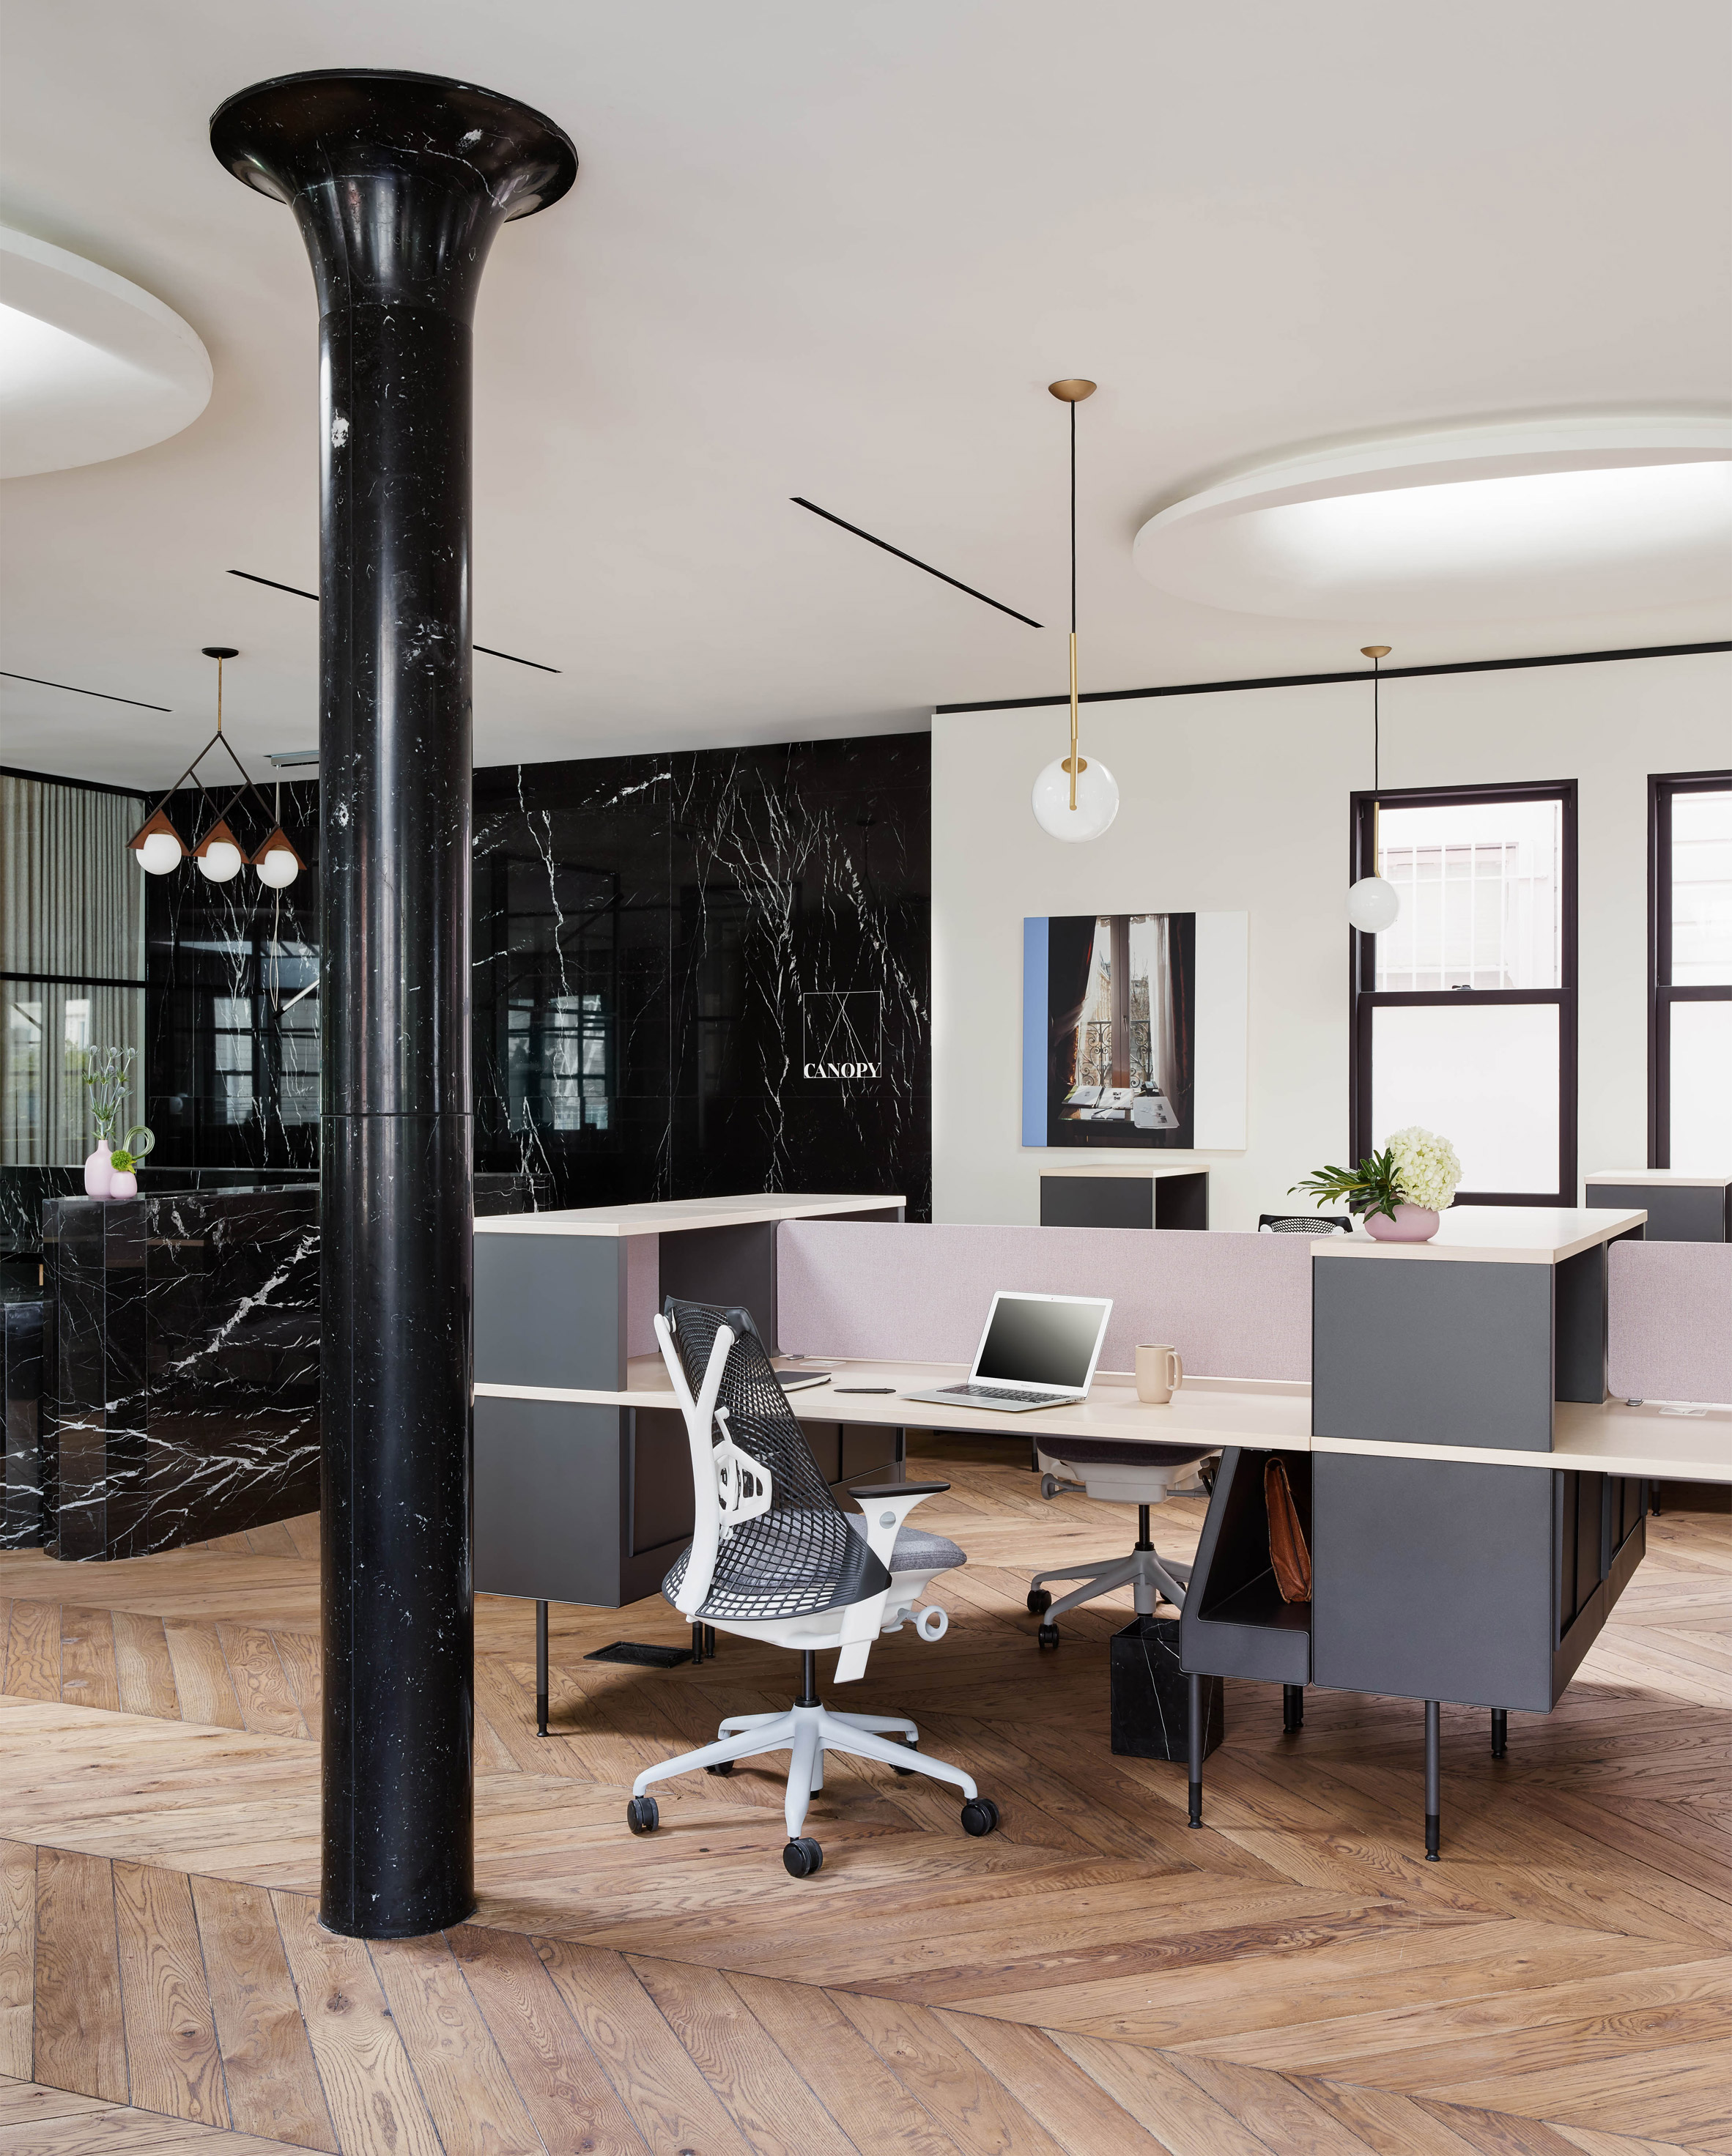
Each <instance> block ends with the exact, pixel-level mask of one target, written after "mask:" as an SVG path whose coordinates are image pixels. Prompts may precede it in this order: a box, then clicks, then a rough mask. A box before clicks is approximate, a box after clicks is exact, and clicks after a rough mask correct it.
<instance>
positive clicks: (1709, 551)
mask: <svg viewBox="0 0 1732 2156" xmlns="http://www.w3.org/2000/svg"><path fill="white" fill-rule="evenodd" d="M1134 557H1135V560H1136V564H1137V567H1138V569H1139V570H1140V571H1141V572H1142V573H1143V574H1144V576H1145V577H1148V578H1149V582H1150V583H1154V584H1159V586H1160V587H1161V588H1162V589H1163V590H1164V591H1169V592H1174V593H1178V594H1179V595H1180V597H1181V598H1189V599H1195V600H1200V602H1201V603H1203V604H1204V605H1205V606H1214V607H1222V608H1229V609H1231V610H1232V611H1233V612H1235V613H1265V614H1277V615H1282V616H1285V617H1287V618H1298V619H1310V620H1354V619H1363V618H1365V617H1366V616H1368V615H1369V616H1371V617H1373V618H1380V619H1399V620H1406V621H1416V622H1417V621H1485V620H1495V619H1500V618H1505V617H1514V616H1518V615H1527V616H1530V617H1531V616H1534V615H1544V614H1573V613H1601V612H1606V611H1612V610H1626V609H1628V608H1636V607H1647V606H1666V605H1675V604H1678V603H1685V602H1688V601H1693V600H1702V599H1712V598H1719V597H1721V596H1723V595H1724V593H1725V591H1726V590H1727V589H1728V588H1729V586H1732V419H1729V418H1726V417H1724V416H1723V415H1719V414H1712V413H1700V414H1697V415H1695V416H1684V417H1679V416H1676V415H1673V416H1657V417H1650V418H1629V417H1623V418H1616V417H1601V418H1582V417H1580V416H1576V417H1573V418H1557V419H1549V420H1548V419H1541V420H1532V419H1529V420H1520V421H1508V422H1498V423H1495V424H1489V425H1485V426H1474V427H1460V428H1451V429H1442V430H1439V431H1437V432H1435V433H1429V434H1409V435H1405V436H1402V437H1401V438H1399V439H1395V438H1385V439H1379V440H1376V441H1370V442H1361V443H1358V444H1352V445H1349V446H1348V447H1344V448H1336V449H1323V450H1316V451H1311V452H1308V453H1306V454H1302V455H1298V456H1292V457H1286V458H1282V459H1280V460H1279V461H1277V462H1275V463H1272V464H1267V465H1261V466H1259V467H1258V469H1257V470H1255V471H1249V472H1242V473H1241V474H1239V475H1237V476H1236V478H1233V479H1230V480H1224V481H1222V482H1221V484H1220V485H1216V486H1212V487H1209V488H1206V489H1205V490H1203V491H1202V492H1201V493H1200V494H1195V495H1190V497H1189V498H1188V499H1186V500H1183V501H1177V502H1174V503H1173V504H1172V505H1171V506H1170V507H1169V508H1166V509H1164V510H1162V511H1160V512H1159V515H1157V516H1152V517H1150V519H1149V521H1148V522H1147V523H1146V524H1145V525H1144V526H1143V528H1142V530H1141V531H1138V534H1137V539H1136V545H1135V548H1134Z"/></svg>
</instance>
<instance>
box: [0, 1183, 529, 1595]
mask: <svg viewBox="0 0 1732 2156" xmlns="http://www.w3.org/2000/svg"><path fill="white" fill-rule="evenodd" d="M538 1194H539V1193H538V1192H537V1187H536V1185H535V1184H534V1183H532V1181H531V1180H530V1179H528V1178H522V1177H517V1176H509V1175H478V1176H477V1177H476V1178H475V1209H476V1211H477V1212H478V1213H480V1214H490V1213H493V1214H497V1213H516V1212H523V1211H527V1210H530V1209H533V1207H534V1205H535V1203H536V1201H537V1196H538ZM41 1232H42V1254H43V1256H42V1264H43V1285H42V1289H41V1291H40V1299H39V1307H40V1312H41V1315H40V1319H39V1324H40V1350H39V1354H40V1362H39V1368H40V1402H39V1422H38V1420H37V1419H36V1418H34V1417H32V1416H30V1415H28V1414H26V1413H25V1412H24V1403H23V1400H22V1399H20V1400H19V1401H18V1402H17V1403H14V1401H13V1398H12V1394H13V1382H12V1359H13V1358H12V1352H11V1351H12V1337H11V1336H12V1326H11V1324H10V1322H9V1321H8V1334H7V1339H8V1402H7V1450H6V1507H5V1521H6V1540H7V1543H8V1545H9V1546H11V1547H13V1548H16V1547H19V1546H21V1545H23V1544H35V1543H40V1544H41V1545H42V1546H43V1547H44V1548H46V1549H47V1550H48V1551H49V1553H50V1555H52V1556H54V1557H59V1558H121V1557H141V1556H143V1555H145V1554H146V1553H148V1552H150V1551H152V1550H162V1549H173V1548H178V1547H180V1546H181V1545H182V1544H184V1543H193V1542H202V1541H203V1540H205V1539H206V1538H208V1537H211V1536H214V1535H224V1534H234V1533H239V1532H244V1530H245V1529H247V1528H249V1527H264V1526H265V1525H266V1524H267V1523H268V1522H270V1521H272V1520H282V1519H289V1518H292V1517H294V1516H295V1515H296V1513H299V1512H311V1511H313V1510H314V1509H315V1508H316V1506H317V1505H318V1502H319V1440H320V1428H319V1193H318V1188H317V1186H316V1184H312V1183H300V1184H287V1185H284V1186H282V1187H280V1188H251V1189H232V1188H231V1189H226V1190H178V1191H165V1192H162V1193H155V1194H152V1195H151V1196H148V1197H146V1196H140V1197H138V1198H135V1199H122V1200H119V1201H115V1200H103V1199H92V1198H58V1199H49V1201H48V1202H47V1203H46V1204H44V1207H43V1209H42V1230H41ZM21 1294H22V1291H21ZM27 1356H28V1344H27V1343H26V1342H25V1341H24V1338H23V1325H22V1323H21V1329H20V1341H19V1363H20V1372H21V1374H20V1377H19V1380H18V1389H19V1390H20V1392H21V1393H22V1391H23V1389H26V1388H27V1386H28V1372H26V1371H25V1368H24V1365H25V1363H26V1360H27ZM38 1431H39V1435H38Z"/></svg>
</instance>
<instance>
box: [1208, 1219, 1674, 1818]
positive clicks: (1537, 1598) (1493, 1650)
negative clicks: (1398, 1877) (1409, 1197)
mask: <svg viewBox="0 0 1732 2156" xmlns="http://www.w3.org/2000/svg"><path fill="white" fill-rule="evenodd" d="M1641 1227H1642V1214H1640V1213H1635V1214H1629V1213H1626V1214H1609V1213H1606V1212H1601V1211H1581V1212H1573V1213H1563V1212H1542V1211H1540V1210H1539V1209H1534V1210H1532V1211H1530V1210H1529V1209H1526V1208H1517V1207H1513V1206H1512V1207H1508V1208H1497V1209H1493V1208H1490V1207H1483V1208H1482V1207H1475V1208H1472V1209H1468V1208H1466V1207H1463V1208H1462V1209H1460V1211H1459V1212H1451V1213H1450V1214H1447V1215H1446V1216H1445V1229H1444V1230H1442V1231H1440V1235H1439V1237H1438V1239H1437V1240H1436V1242H1434V1243H1431V1244H1428V1245H1401V1246H1390V1245H1383V1246H1379V1245H1375V1244H1372V1243H1370V1241H1369V1240H1368V1239H1364V1238H1359V1237H1354V1238H1351V1239H1349V1238H1347V1237H1340V1238H1337V1237H1333V1236H1332V1237H1329V1238H1328V1239H1327V1240H1326V1241H1319V1243H1318V1246H1317V1248H1316V1250H1315V1251H1314V1252H1313V1295H1312V1312H1313V1318H1312V1323H1313V1338H1312V1443H1311V1451H1310V1454H1309V1456H1308V1457H1307V1456H1305V1455H1299V1454H1297V1453H1289V1454H1287V1455H1284V1458H1285V1461H1286V1465H1287V1474H1288V1478H1289V1481H1290V1482H1291V1483H1292V1485H1293V1495H1294V1500H1295V1503H1296V1506H1297V1508H1298V1512H1299V1515H1300V1519H1301V1522H1302V1524H1303V1526H1304V1527H1305V1529H1306V1532H1307V1535H1308V1540H1309V1543H1310V1546H1311V1553H1312V1566H1313V1599H1312V1601H1311V1603H1310V1604H1309V1605H1308V1606H1306V1605H1298V1606H1297V1607H1295V1606H1293V1605H1289V1604H1283V1603H1282V1600H1281V1599H1280V1595H1279V1593H1278V1591H1277V1589H1276V1585H1275V1581H1274V1575H1273V1573H1272V1569H1271V1568H1270V1565H1269V1556H1268V1519H1267V1512H1266V1511H1265V1509H1264V1497H1263V1476H1264V1471H1265V1467H1266V1465H1267V1459H1268V1456H1269V1455H1267V1454H1266V1453H1262V1452H1253V1451H1251V1450H1232V1451H1228V1452H1226V1453H1224V1454H1223V1455H1222V1458H1221V1469H1220V1471H1219V1473H1218V1475H1217V1476H1216V1480H1215V1491H1214V1494H1213V1496H1212V1497H1211V1499H1210V1507H1209V1516H1208V1519H1207V1522H1206V1523H1205V1527H1204V1532H1203V1537H1202V1541H1201V1543H1200V1546H1199V1549H1198V1553H1197V1563H1196V1566H1195V1570H1194V1572H1193V1574H1192V1578H1191V1586H1190V1594H1189V1596H1188V1597H1187V1600H1186V1606H1185V1617H1184V1624H1183V1629H1182V1636H1181V1655H1182V1658H1183V1661H1184V1666H1185V1669H1186V1671H1188V1672H1194V1673H1195V1674H1198V1675H1202V1674H1208V1675H1210V1676H1244V1677H1254V1678H1262V1679H1263V1680H1265V1681H1270V1682H1276V1681H1278V1682H1280V1683H1282V1684H1283V1685H1285V1686H1289V1687H1292V1686H1301V1685H1303V1684H1305V1683H1307V1682H1311V1683H1315V1684H1320V1685H1328V1686H1334V1687H1337V1688H1339V1689H1342V1690H1344V1691H1364V1692H1380V1693H1392V1694H1395V1696H1396V1697H1406V1698H1410V1699H1417V1700H1421V1701H1423V1702H1425V1708H1426V1855H1427V1856H1431V1857H1435V1856H1436V1854H1437V1851H1438V1842H1439V1832H1440V1799H1439V1791H1438V1704H1439V1702H1441V1701H1443V1700H1450V1701H1452V1702H1457V1703H1460V1704H1465V1705H1470V1706H1478V1707H1488V1708H1489V1709H1490V1710H1491V1711H1492V1747H1493V1753H1494V1755H1495V1756H1497V1757H1499V1758H1501V1757H1502V1756H1503V1748H1504V1743H1505V1731H1506V1727H1507V1724H1506V1721H1505V1717H1506V1716H1507V1714H1508V1710H1509V1708H1511V1707H1519V1708H1523V1709H1527V1710H1530V1711H1535V1712H1541V1713H1549V1712H1550V1710H1551V1708H1552V1707H1554V1706H1555V1704H1556V1703H1557V1701H1558V1699H1559V1697H1560V1696H1561V1694H1562V1692H1563V1691H1564V1688H1565V1686H1566V1685H1567V1684H1568V1683H1569V1681H1570V1678H1571V1676H1573V1675H1574V1674H1575V1670H1576V1668H1577V1666H1578V1665H1579V1664H1580V1661H1581V1659H1582V1657H1583V1655H1585V1654H1586V1652H1587V1650H1588V1649H1589V1647H1590V1646H1591V1645H1592V1644H1593V1642H1594V1640H1595V1638H1596V1635H1598V1633H1599V1631H1600V1629H1601V1626H1602V1625H1604V1623H1605V1621H1606V1616H1607V1614H1609V1612H1610V1611H1611V1607H1612V1604H1614V1603H1615V1602H1616V1600H1617V1598H1618V1596H1619V1595H1620V1594H1622V1591H1623V1589H1624V1587H1625V1584H1627V1581H1628V1579H1629V1578H1630V1576H1631V1574H1632V1573H1633V1572H1634V1570H1635V1568H1636V1566H1637V1563H1639V1562H1640V1561H1641V1558H1642V1552H1643V1550H1644V1548H1645V1547H1646V1527H1645V1521H1646V1515H1647V1492H1646V1486H1645V1483H1644V1482H1643V1481H1642V1480H1640V1479H1638V1478H1636V1477H1632V1476H1616V1475H1606V1474H1599V1473H1595V1472H1591V1471H1580V1470H1570V1471H1562V1470H1557V1469H1548V1468H1547V1467H1546V1466H1545V1460H1546V1457H1547V1455H1549V1454H1550V1451H1551V1448H1552V1424H1553V1419H1554V1408H1555V1403H1556V1402H1558V1401H1575V1400H1580V1401H1587V1402H1590V1403H1591V1404H1597V1403H1598V1402H1600V1401H1601V1400H1602V1399H1604V1398H1605V1392H1606V1375H1605V1373H1606V1347H1605V1342H1606V1249H1605V1246H1606V1244H1607V1243H1608V1242H1610V1241H1611V1240H1615V1239H1616V1238H1617V1237H1618V1236H1620V1235H1631V1234H1638V1235H1639V1234H1640V1232H1641ZM1446 1235H1447V1240H1446ZM1530 1462H1531V1464H1529V1463H1530ZM1287 1727H1289V1729H1295V1728H1297V1727H1298V1712H1296V1708H1295V1703H1294V1702H1293V1701H1292V1699H1291V1697H1290V1698H1289V1704H1288V1715H1287ZM1192 1784H1193V1787H1192V1793H1191V1794H1192V1813H1193V1824H1195V1823H1196V1822H1197V1820H1198V1819H1199V1818H1200V1809H1199V1807H1200V1794H1201V1793H1200V1786H1199V1784H1200V1763H1196V1764H1195V1766H1194V1768H1193V1774H1192Z"/></svg>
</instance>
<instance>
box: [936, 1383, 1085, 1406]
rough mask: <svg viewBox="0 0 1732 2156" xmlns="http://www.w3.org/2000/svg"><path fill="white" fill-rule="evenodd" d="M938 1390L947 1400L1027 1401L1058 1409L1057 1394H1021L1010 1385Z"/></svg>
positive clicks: (942, 1388)
mask: <svg viewBox="0 0 1732 2156" xmlns="http://www.w3.org/2000/svg"><path fill="white" fill-rule="evenodd" d="M937 1389H938V1391H939V1392H941V1393H942V1394H943V1395H944V1397H945V1398H946V1399H957V1400H1019V1401H1020V1400H1027V1401H1030V1402H1032V1403H1033V1404H1035V1405H1036V1406H1037V1407H1043V1406H1044V1407H1056V1406H1057V1405H1058V1404H1059V1398H1060V1396H1059V1394H1056V1393H1019V1392H1016V1391H1015V1390H1013V1389H1012V1388H1011V1387H1010V1386H1009V1385H940V1386H938V1388H937Z"/></svg>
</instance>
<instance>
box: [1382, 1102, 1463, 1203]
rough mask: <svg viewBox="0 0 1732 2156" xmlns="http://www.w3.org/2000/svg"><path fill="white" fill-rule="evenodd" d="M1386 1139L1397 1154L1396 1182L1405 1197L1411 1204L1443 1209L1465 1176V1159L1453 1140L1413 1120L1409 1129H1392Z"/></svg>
mask: <svg viewBox="0 0 1732 2156" xmlns="http://www.w3.org/2000/svg"><path fill="white" fill-rule="evenodd" d="M1385 1143H1386V1144H1387V1147H1388V1149H1389V1151H1390V1152H1392V1153H1393V1154H1394V1155H1395V1184H1396V1187H1397V1188H1398V1189H1399V1190H1400V1191H1401V1195H1402V1197H1403V1198H1404V1199H1406V1202H1407V1203H1408V1204H1410V1205H1425V1206H1429V1207H1430V1208H1431V1210H1432V1211H1433V1212H1434V1213H1441V1212H1442V1210H1443V1209H1444V1208H1445V1207H1446V1206H1447V1205H1448V1204H1450V1203H1451V1202H1452V1200H1453V1199H1454V1197H1455V1194H1456V1185H1457V1183H1459V1182H1460V1181H1461V1179H1462V1163H1461V1162H1460V1160H1459V1159H1458V1158H1457V1154H1456V1149H1455V1147H1453V1146H1452V1144H1451V1143H1450V1142H1449V1140H1448V1139H1447V1138H1441V1137H1438V1135H1437V1133H1436V1131H1426V1130H1421V1128H1420V1127H1419V1125H1418V1124H1417V1123H1411V1124H1410V1125H1409V1126H1408V1127H1407V1128H1406V1130H1405V1131H1394V1132H1391V1133H1390V1137H1388V1139H1387V1140H1386V1141H1385Z"/></svg>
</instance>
